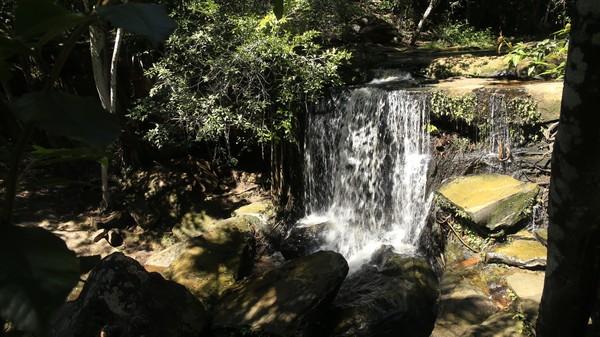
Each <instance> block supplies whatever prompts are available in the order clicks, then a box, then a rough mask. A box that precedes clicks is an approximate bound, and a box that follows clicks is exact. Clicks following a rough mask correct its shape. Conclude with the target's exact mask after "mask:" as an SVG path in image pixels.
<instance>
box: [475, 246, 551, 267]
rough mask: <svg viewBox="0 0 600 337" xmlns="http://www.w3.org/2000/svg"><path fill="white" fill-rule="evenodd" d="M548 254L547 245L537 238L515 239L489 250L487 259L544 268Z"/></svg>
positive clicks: (492, 261)
mask: <svg viewBox="0 0 600 337" xmlns="http://www.w3.org/2000/svg"><path fill="white" fill-rule="evenodd" d="M546 255H547V252H546V247H545V246H544V245H542V243H540V242H539V241H537V240H514V241H512V242H509V243H507V244H504V245H500V246H498V247H496V248H495V249H494V250H492V251H491V252H488V253H487V254H486V260H487V261H488V262H490V263H502V264H506V265H509V266H514V267H519V268H525V269H543V268H545V267H546Z"/></svg>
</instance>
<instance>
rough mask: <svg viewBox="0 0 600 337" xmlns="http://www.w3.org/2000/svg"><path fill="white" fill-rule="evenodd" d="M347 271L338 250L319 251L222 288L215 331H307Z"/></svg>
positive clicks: (287, 336) (277, 335) (278, 335)
mask: <svg viewBox="0 0 600 337" xmlns="http://www.w3.org/2000/svg"><path fill="white" fill-rule="evenodd" d="M347 273H348V263H347V262H346V260H345V259H344V258H343V257H342V256H341V255H340V254H338V253H335V252H330V251H320V252H317V253H314V254H312V255H309V256H305V257H301V258H298V259H295V260H291V261H289V262H288V263H286V264H284V265H282V266H281V267H279V268H276V269H273V270H271V271H268V272H266V273H264V274H261V275H257V276H256V277H254V278H250V279H247V280H245V281H244V282H242V283H240V284H239V285H236V286H235V287H233V288H231V289H230V290H229V291H227V292H225V294H223V296H222V297H221V299H220V300H219V304H218V305H217V306H216V307H215V309H214V313H215V317H214V320H213V334H214V335H215V336H236V337H238V336H271V337H292V336H306V335H307V334H308V332H309V331H311V330H312V324H313V323H314V321H315V318H318V317H323V316H322V315H323V312H324V310H325V309H326V308H327V307H328V306H329V305H330V303H331V301H332V300H333V298H334V297H335V296H336V294H337V292H338V289H339V288H340V285H341V284H342V281H343V280H344V279H345V278H346V275H347Z"/></svg>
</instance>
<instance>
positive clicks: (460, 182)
mask: <svg viewBox="0 0 600 337" xmlns="http://www.w3.org/2000/svg"><path fill="white" fill-rule="evenodd" d="M538 191H539V187H538V186H537V185H536V184H532V183H526V182H521V181H519V180H516V179H514V178H512V177H510V176H506V175H499V174H484V175H473V176H466V177H459V178H456V179H454V180H452V181H450V182H448V183H446V184H444V185H443V186H442V187H441V188H440V189H439V190H438V194H439V195H440V196H441V202H442V204H443V206H444V207H445V208H448V209H450V210H452V211H454V212H456V213H457V215H459V216H460V217H462V218H464V219H465V220H467V221H468V222H470V223H472V224H473V225H474V226H475V229H476V230H479V231H480V232H492V233H498V232H502V231H504V230H511V229H514V228H515V226H517V225H519V224H520V223H521V222H522V221H523V220H525V219H526V218H527V217H528V216H529V213H530V209H531V206H532V204H533V203H534V202H535V197H536V196H537V194H538Z"/></svg>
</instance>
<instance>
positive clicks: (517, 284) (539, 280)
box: [506, 270, 544, 304]
mask: <svg viewBox="0 0 600 337" xmlns="http://www.w3.org/2000/svg"><path fill="white" fill-rule="evenodd" d="M506 283H507V284H508V286H509V287H510V289H512V291H513V292H514V293H515V294H516V295H517V296H518V297H519V298H520V299H523V300H530V301H534V302H535V303H537V304H539V303H540V301H541V299H542V291H543V290H544V273H542V272H530V271H525V270H518V271H516V272H514V273H513V274H511V275H509V276H507V277H506Z"/></svg>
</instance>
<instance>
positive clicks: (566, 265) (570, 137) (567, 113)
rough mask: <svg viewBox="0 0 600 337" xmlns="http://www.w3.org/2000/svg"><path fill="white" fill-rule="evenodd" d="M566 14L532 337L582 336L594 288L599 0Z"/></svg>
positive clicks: (582, 1) (598, 241)
mask: <svg viewBox="0 0 600 337" xmlns="http://www.w3.org/2000/svg"><path fill="white" fill-rule="evenodd" d="M570 10H571V18H572V28H571V38H570V45H569V55H568V62H567V71H566V77H565V87H564V91H563V100H562V108H561V116H560V125H559V128H558V135H557V138H556V142H555V145H554V152H553V155H552V175H551V184H550V201H549V215H550V226H549V229H548V266H547V269H546V277H545V283H544V292H543V296H542V302H541V305H540V313H539V319H538V322H537V336H538V337H564V336H570V337H580V336H584V335H585V334H586V330H587V324H588V321H589V319H590V316H591V315H592V311H593V309H594V306H595V305H596V304H597V302H598V296H597V294H598V287H599V285H600V283H599V281H600V208H599V207H600V114H599V112H598V103H597V101H598V97H600V38H599V36H600V35H599V34H600V1H598V0H577V1H571V3H570ZM597 323H598V322H595V324H597Z"/></svg>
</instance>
